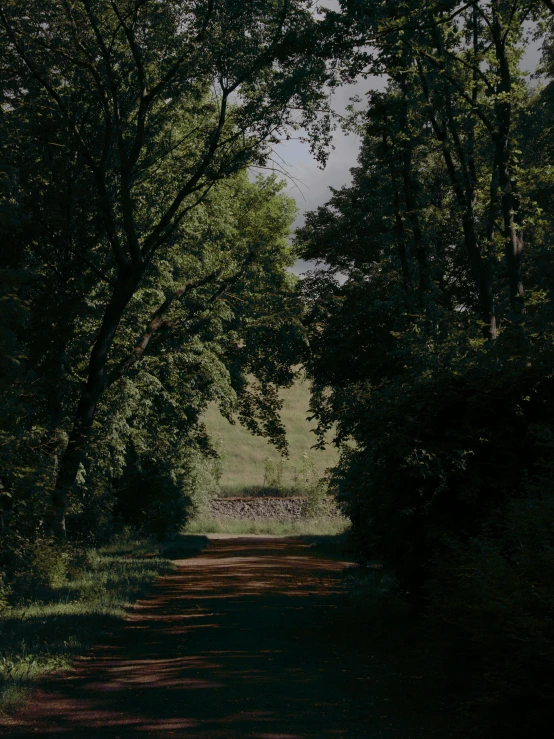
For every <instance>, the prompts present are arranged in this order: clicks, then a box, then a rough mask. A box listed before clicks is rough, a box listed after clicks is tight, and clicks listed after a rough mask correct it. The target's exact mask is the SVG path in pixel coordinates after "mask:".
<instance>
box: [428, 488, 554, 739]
mask: <svg viewBox="0 0 554 739" xmlns="http://www.w3.org/2000/svg"><path fill="white" fill-rule="evenodd" d="M539 480H540V482H541V485H540V487H541V488H543V490H542V491H541V490H537V488H536V486H532V488H533V489H532V491H531V494H530V496H529V497H526V498H523V499H520V500H517V501H512V502H510V503H509V504H508V505H507V507H506V508H504V509H501V510H500V511H498V512H497V514H496V515H495V516H494V517H492V518H491V520H490V521H489V522H488V523H487V524H486V525H484V526H483V528H482V531H481V532H480V534H479V535H478V536H476V537H472V538H471V539H470V540H469V541H468V542H467V543H465V544H463V545H460V544H457V545H453V546H452V547H451V550H450V552H449V553H448V554H447V555H445V556H444V557H441V558H440V559H439V560H437V562H436V568H435V571H434V574H433V576H432V577H431V579H430V580H429V582H428V585H427V592H428V593H429V597H430V609H429V616H430V625H431V634H432V636H431V638H432V640H433V642H434V648H435V649H436V647H437V644H436V640H437V635H439V634H440V635H442V637H441V639H440V643H439V649H440V651H441V652H442V653H443V654H444V655H445V668H446V670H447V673H449V674H450V675H451V676H452V677H453V684H454V687H455V689H456V693H457V694H458V696H461V697H462V700H461V701H460V702H459V704H458V708H459V712H460V713H461V721H460V723H459V727H460V729H459V734H460V736H468V735H471V736H474V735H476V736H482V737H489V736H502V737H522V738H523V737H531V736H533V737H542V736H548V735H549V733H550V731H551V728H552V725H554V705H553V703H552V694H553V690H554V618H553V616H554V484H553V481H552V478H551V477H550V478H548V477H542V478H539ZM544 483H547V485H548V488H547V489H546V490H544V487H545V484H544ZM468 687H469V689H468Z"/></svg>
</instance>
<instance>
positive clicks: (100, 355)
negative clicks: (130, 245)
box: [51, 268, 140, 537]
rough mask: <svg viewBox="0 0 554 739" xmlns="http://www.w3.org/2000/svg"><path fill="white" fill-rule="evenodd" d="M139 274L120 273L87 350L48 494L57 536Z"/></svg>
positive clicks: (63, 532) (62, 527)
mask: <svg viewBox="0 0 554 739" xmlns="http://www.w3.org/2000/svg"><path fill="white" fill-rule="evenodd" d="M139 280H140V275H139V274H137V273H136V272H134V271H133V270H132V269H131V268H129V269H128V270H126V271H122V272H120V274H119V275H118V278H117V280H116V283H115V285H114V289H113V292H112V296H111V298H110V302H109V303H108V305H107V306H106V310H105V312H104V318H103V320H102V324H101V326H100V329H99V331H98V334H97V336H96V340H95V342H94V346H93V348H92V351H91V355H90V360H89V367H88V377H87V383H86V385H85V387H84V388H83V391H82V393H81V397H80V399H79V403H78V406H77V412H76V414H75V420H74V422H73V428H72V430H71V433H70V435H69V441H68V444H67V446H66V448H65V450H64V451H63V453H62V455H61V457H60V462H59V467H58V475H57V478H56V484H55V486H54V490H53V493H52V513H51V518H52V524H51V525H52V530H53V533H54V534H55V535H56V536H58V537H65V535H66V525H65V519H66V515H67V509H68V504H69V495H70V492H71V489H72V488H73V486H74V484H75V480H76V478H77V475H78V473H79V467H80V465H81V463H82V461H83V452H84V448H85V446H86V442H87V440H88V438H89V436H90V432H91V429H92V424H93V421H94V416H95V413H96V408H97V405H98V401H99V400H100V398H101V397H102V394H103V393H104V391H105V390H106V388H107V387H108V372H107V364H108V358H109V353H110V349H111V347H112V344H113V341H114V338H115V334H116V331H117V329H118V326H119V323H120V321H121V318H122V316H123V313H124V312H125V309H126V307H127V305H128V304H129V301H130V300H131V298H132V296H133V294H134V292H135V290H136V288H137V285H138V282H139Z"/></svg>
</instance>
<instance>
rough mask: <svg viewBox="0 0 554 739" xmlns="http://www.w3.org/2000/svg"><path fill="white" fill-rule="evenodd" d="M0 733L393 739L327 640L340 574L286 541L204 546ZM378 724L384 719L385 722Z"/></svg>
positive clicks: (363, 683)
mask: <svg viewBox="0 0 554 739" xmlns="http://www.w3.org/2000/svg"><path fill="white" fill-rule="evenodd" d="M176 564H177V570H176V571H175V573H172V574H170V575H168V576H165V577H163V578H161V579H160V580H159V581H158V582H157V584H156V586H155V587H154V589H153V592H152V594H151V596H150V597H149V598H148V599H147V600H145V601H142V602H141V603H140V605H139V606H138V607H137V608H135V609H133V611H132V612H131V613H130V615H129V617H128V619H127V620H126V621H125V622H124V624H123V626H122V627H121V628H119V629H117V630H116V631H115V632H114V633H112V634H111V635H109V636H108V637H107V639H106V642H105V643H104V644H103V645H102V646H100V647H97V648H96V649H94V650H93V652H92V653H91V654H90V655H89V656H88V657H87V658H85V659H81V660H78V661H77V662H76V663H75V669H74V670H73V671H72V672H71V673H68V674H66V675H62V676H59V675H58V676H56V677H54V678H52V679H51V680H50V681H49V682H47V683H45V684H44V685H43V688H42V689H41V690H39V691H38V692H37V694H36V696H35V699H34V700H33V702H32V704H31V705H30V706H28V708H27V710H26V711H25V713H24V714H22V715H21V716H19V717H18V718H16V719H15V720H14V721H12V722H11V723H10V724H9V725H8V724H7V723H6V720H4V721H2V722H0V733H1V734H2V735H3V736H6V737H13V738H14V739H16V738H17V739H22V738H23V737H31V736H40V735H42V736H47V737H48V736H67V737H71V739H85V738H86V739H127V738H130V737H137V738H139V737H153V738H154V737H155V738H156V739H158V738H160V739H161V737H180V738H181V737H182V738H183V739H246V738H247V737H252V738H256V739H323V738H324V737H340V738H342V739H366V738H367V739H380V738H383V739H385V738H386V739H388V738H389V737H398V736H400V735H399V734H398V733H396V732H394V730H393V728H392V727H391V726H390V723H389V722H390V718H389V717H388V716H387V715H386V712H385V711H383V708H382V704H381V706H379V705H378V704H379V703H380V701H378V700H376V699H373V698H372V691H371V682H372V681H373V680H374V678H375V675H374V674H373V672H372V668H371V666H370V665H369V664H364V659H363V658H362V657H360V658H356V654H355V653H354V654H352V653H350V654H345V653H344V651H343V650H342V649H341V648H340V644H339V643H338V642H337V641H336V638H335V637H336V634H335V631H336V627H334V626H333V624H334V623H336V621H335V620H334V619H333V614H334V613H336V609H337V608H338V607H339V606H340V603H341V598H342V597H343V596H342V595H341V592H340V589H339V577H340V574H341V572H342V571H343V570H344V568H345V567H347V566H349V565H348V563H345V562H339V561H336V560H334V559H332V558H326V557H324V556H315V555H314V554H313V553H312V552H311V551H310V548H309V546H308V545H307V544H305V543H302V542H301V541H298V540H294V539H271V538H264V539H259V538H258V539H254V538H235V539H217V540H212V541H211V542H210V544H209V546H208V548H207V549H205V550H204V551H202V552H201V553H200V554H199V555H198V556H196V557H194V558H192V559H185V560H178V561H177V562H176ZM384 714H385V715H384Z"/></svg>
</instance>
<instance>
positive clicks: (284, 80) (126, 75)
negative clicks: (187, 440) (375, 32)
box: [0, 0, 327, 532]
mask: <svg viewBox="0 0 554 739" xmlns="http://www.w3.org/2000/svg"><path fill="white" fill-rule="evenodd" d="M0 24H1V27H2V29H3V37H2V46H3V51H4V54H5V56H4V60H3V62H2V64H3V70H4V72H5V73H6V79H9V80H11V84H9V85H8V86H7V88H6V89H5V104H4V108H3V115H4V119H5V121H4V122H5V123H6V124H7V125H9V126H10V127H12V128H13V129H17V130H21V131H26V132H27V133H29V132H32V133H33V134H34V135H35V136H37V137H38V139H40V140H41V141H42V142H43V144H46V140H45V139H46V137H48V142H47V146H46V149H47V150H48V152H49V157H51V158H52V159H53V160H54V161H59V158H60V157H59V156H56V155H55V154H54V153H53V151H52V150H53V149H54V148H55V147H58V148H59V150H60V153H61V158H62V160H63V162H62V166H63V168H64V169H65V172H66V175H67V179H66V183H64V184H66V185H67V186H68V187H69V186H72V183H73V182H74V181H75V178H76V177H78V179H79V187H80V196H79V198H78V199H73V202H72V206H71V208H70V209H69V211H67V213H66V214H65V217H66V223H65V229H64V231H63V235H61V236H60V231H59V229H51V228H50V229H48V230H45V231H44V232H42V233H41V234H40V235H39V237H38V238H37V239H34V241H37V242H38V244H39V248H41V249H43V250H49V249H51V248H52V246H53V243H52V239H53V238H56V239H58V241H59V239H60V238H61V239H62V240H65V241H66V247H67V251H68V253H74V254H76V255H77V256H78V258H79V259H80V260H81V261H82V262H83V263H86V264H87V265H88V266H89V268H90V270H92V271H94V273H95V274H97V275H99V276H101V279H102V281H103V282H104V284H105V285H106V290H105V297H104V296H102V298H100V300H101V301H102V302H103V305H104V307H103V309H102V317H101V319H100V322H99V326H98V328H97V330H96V334H95V337H94V340H93V343H92V347H91V350H90V356H89V361H88V369H87V377H86V381H85V383H84V387H83V389H82V392H81V393H80V396H79V398H78V401H77V409H76V413H75V418H74V423H73V426H72V429H71V432H70V434H69V439H68V443H67V445H66V448H65V450H64V451H63V453H62V454H61V457H60V460H59V469H58V476H57V482H56V485H55V491H54V497H53V509H54V518H55V524H54V526H55V528H56V529H57V531H58V532H63V531H64V527H65V523H64V521H65V511H66V508H67V501H68V491H69V489H70V488H71V486H72V484H73V483H74V481H75V479H76V475H77V471H78V468H79V464H80V460H81V453H82V449H83V445H84V443H85V442H86V439H87V437H88V436H89V434H90V430H91V428H92V425H93V421H94V418H95V415H96V411H97V407H98V403H99V401H100V399H101V398H102V396H103V395H104V393H105V392H106V390H107V389H108V388H109V387H110V385H112V384H113V383H114V382H117V381H119V379H120V378H121V377H122V376H123V375H124V374H125V373H126V372H128V370H129V368H130V367H131V366H132V365H133V364H134V362H136V361H137V360H138V359H140V358H141V357H142V356H143V354H144V352H145V350H146V348H147V346H148V344H149V342H150V340H151V337H152V336H153V335H154V334H155V333H156V332H158V331H159V330H160V328H161V327H167V325H168V324H167V319H166V317H167V314H168V312H169V311H170V309H171V307H172V306H173V305H174V304H175V303H176V302H178V301H181V300H182V299H183V297H184V296H186V295H189V294H190V293H191V292H193V291H196V290H199V289H201V288H204V287H206V286H207V285H211V286H212V293H213V295H216V294H218V293H221V292H223V291H225V289H226V287H227V286H228V285H229V284H230V283H232V282H234V281H235V280H237V279H239V278H240V276H241V274H242V273H243V271H244V270H245V269H247V268H248V265H249V264H250V262H251V261H252V259H253V258H254V256H255V255H254V254H248V255H245V258H244V262H243V264H242V265H239V266H235V267H234V271H232V272H231V271H230V270H229V269H225V266H218V267H217V268H215V269H210V267H209V265H208V266H207V267H206V269H205V270H204V271H202V272H201V273H199V274H196V275H195V276H194V277H193V278H192V279H188V280H187V279H186V278H183V282H182V284H181V285H179V286H178V287H176V288H175V289H174V290H173V291H172V292H170V293H167V294H166V295H165V296H164V299H163V300H162V301H161V302H160V304H159V306H158V307H157V309H156V310H155V311H154V313H153V314H152V317H151V320H150V322H149V324H148V327H147V329H146V330H145V331H143V332H138V333H137V334H136V340H135V347H134V349H131V347H129V348H128V349H127V352H129V351H130V354H128V357H127V358H126V359H125V358H124V356H125V349H124V348H123V347H122V346H121V342H120V341H119V336H120V330H121V324H122V320H123V318H124V316H125V315H126V312H127V311H128V310H129V306H130V305H131V303H132V301H133V300H134V299H135V296H136V295H137V292H138V291H139V289H140V288H141V285H142V284H143V282H144V279H145V278H146V276H147V275H148V274H149V272H150V271H151V270H152V269H153V266H154V265H155V264H156V263H157V261H158V260H163V259H164V255H165V253H166V252H167V250H168V249H169V248H171V246H172V245H173V244H175V243H176V242H178V239H179V238H180V234H181V230H182V228H183V226H184V224H186V222H187V220H188V219H190V218H191V217H192V213H193V212H194V209H195V208H196V207H197V206H198V205H199V204H201V203H202V202H203V201H204V200H205V199H206V197H207V196H208V195H209V193H210V192H211V190H212V189H213V187H214V185H215V183H217V182H219V181H221V180H222V179H224V178H226V177H228V176H230V175H232V174H233V173H236V172H238V171H239V170H241V169H243V168H244V167H245V166H247V165H248V164H250V163H258V164H263V163H264V162H265V161H266V159H267V157H268V156H269V153H270V146H271V142H272V141H275V140H277V138H278V137H279V136H280V135H285V133H286V132H287V131H288V130H290V126H291V125H294V121H295V120H296V116H297V111H298V110H302V111H304V113H303V115H304V118H305V119H306V120H308V121H310V120H312V121H313V120H314V119H315V117H316V113H315V112H314V109H316V108H317V109H321V107H322V106H323V105H324V101H323V93H322V92H321V83H322V82H323V81H324V80H325V78H326V75H327V72H326V69H325V64H324V62H323V61H322V60H320V59H318V58H317V57H316V56H311V57H310V56H307V55H306V43H307V41H308V39H309V38H310V34H312V33H313V31H314V28H315V27H316V25H317V24H316V21H315V19H314V17H313V15H312V14H311V12H310V4H309V3H308V2H304V0H294V1H293V0H282V2H279V1H277V0H267V2H265V1H264V2H261V3H255V4H252V3H246V2H234V1H232V0H225V1H222V2H217V1H216V0H205V1H203V2H192V1H191V2H167V3H163V4H160V3H158V2H155V1H154V0H110V2H108V3H105V2H100V1H99V0H77V1H75V2H68V1H67V0H48V2H38V1H37V2H32V3H31V4H30V5H29V3H22V2H2V3H1V4H0ZM293 109H294V111H293ZM28 122H31V123H32V124H33V125H32V126H31V127H29V126H28V125H27V123H28ZM47 132H48V133H47ZM46 164H48V162H46ZM49 177H50V180H49V182H48V183H46V184H47V185H48V186H49V187H50V188H53V187H55V184H54V181H53V179H54V178H55V177H56V169H55V167H52V168H51V169H50V173H49ZM83 192H87V193H88V195H87V197H86V200H85V199H83V198H82V197H81V195H82V193H83ZM145 203H147V204H148V206H149V207H144V205H145ZM76 224H78V225H77V227H76V229H75V230H74V226H75V225H76ZM85 224H86V225H85ZM83 229H84V230H86V231H87V233H86V234H85V238H80V236H79V231H82V230H83ZM54 231H55V233H54Z"/></svg>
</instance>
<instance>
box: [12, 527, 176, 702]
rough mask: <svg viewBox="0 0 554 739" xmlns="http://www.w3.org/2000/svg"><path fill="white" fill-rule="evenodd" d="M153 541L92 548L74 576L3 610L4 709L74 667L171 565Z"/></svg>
mask: <svg viewBox="0 0 554 739" xmlns="http://www.w3.org/2000/svg"><path fill="white" fill-rule="evenodd" d="M159 555H160V550H159V547H158V546H156V545H155V544H154V543H152V542H148V541H125V542H121V543H120V544H114V545H112V546H110V547H106V548H105V549H102V550H99V551H89V552H87V553H86V557H85V558H84V559H83V561H82V562H81V563H80V566H79V567H78V568H76V569H74V571H73V573H72V575H71V577H67V578H66V579H65V581H64V582H61V583H57V584H56V586H52V587H51V588H50V589H49V590H48V591H46V592H44V591H43V592H41V593H40V598H38V597H37V598H36V599H33V598H29V599H27V601H26V602H23V603H20V604H19V605H17V606H13V607H8V608H5V609H4V610H3V611H2V613H1V614H0V711H9V710H12V709H13V708H14V707H16V706H17V705H18V704H20V703H21V702H23V701H24V700H25V699H26V697H27V695H28V692H29V689H30V688H31V687H32V685H33V683H34V682H35V681H36V680H37V679H39V678H41V677H43V676H44V675H45V674H47V673H49V672H52V671H55V670H65V669H69V668H70V666H71V660H72V659H73V658H74V657H75V656H77V655H79V654H82V653H83V652H85V651H86V650H87V649H88V648H89V647H90V646H91V645H92V644H93V643H94V642H95V641H96V640H97V639H98V638H99V636H100V635H101V633H102V632H103V631H104V630H106V629H107V628H109V627H110V625H112V624H113V623H115V622H117V621H118V620H120V619H122V618H123V617H124V616H125V612H126V609H127V608H128V607H129V606H130V605H131V604H132V603H133V602H134V601H136V600H137V599H138V598H140V596H141V595H143V594H144V593H145V592H146V591H147V589H148V587H149V586H150V585H151V583H152V582H153V580H155V579H156V578H157V577H158V575H160V574H162V573H165V572H168V571H170V570H171V568H172V564H171V562H170V561H169V560H168V559H165V558H164V557H162V556H159Z"/></svg>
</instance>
